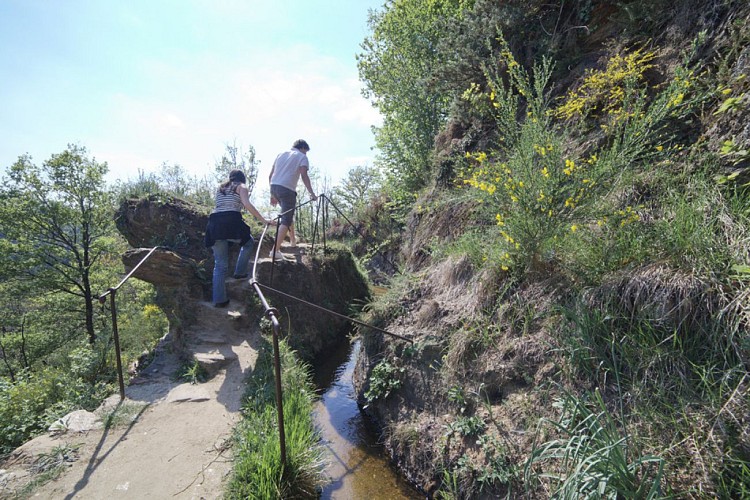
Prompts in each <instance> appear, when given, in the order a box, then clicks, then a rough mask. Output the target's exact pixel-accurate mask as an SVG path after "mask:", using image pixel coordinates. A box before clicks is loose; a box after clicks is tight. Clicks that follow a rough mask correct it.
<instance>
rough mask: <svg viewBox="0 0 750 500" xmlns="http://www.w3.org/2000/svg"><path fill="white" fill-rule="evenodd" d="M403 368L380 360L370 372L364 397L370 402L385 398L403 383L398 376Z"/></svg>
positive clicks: (402, 371)
mask: <svg viewBox="0 0 750 500" xmlns="http://www.w3.org/2000/svg"><path fill="white" fill-rule="evenodd" d="M404 371H405V369H404V368H403V367H398V366H396V365H394V364H393V363H391V362H390V361H388V360H386V359H384V360H382V361H380V363H378V364H377V365H375V368H373V369H372V373H371V374H370V385H369V387H368V389H367V390H366V391H365V399H366V400H367V401H369V402H370V403H372V402H373V401H375V400H376V399H386V398H387V397H388V396H389V395H390V394H391V392H393V391H396V390H398V389H400V388H401V385H402V384H403V382H402V380H401V379H400V378H399V377H400V375H401V374H402V373H404Z"/></svg>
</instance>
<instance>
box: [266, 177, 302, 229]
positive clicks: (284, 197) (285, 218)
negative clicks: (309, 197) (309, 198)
mask: <svg viewBox="0 0 750 500" xmlns="http://www.w3.org/2000/svg"><path fill="white" fill-rule="evenodd" d="M271 196H273V197H274V198H276V199H277V200H278V201H279V205H281V214H282V215H281V224H283V225H285V226H286V227H292V223H293V222H294V207H296V206H297V192H296V191H292V190H291V189H288V188H285V187H284V186H279V185H278V184H271Z"/></svg>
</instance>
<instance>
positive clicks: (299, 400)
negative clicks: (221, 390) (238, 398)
mask: <svg viewBox="0 0 750 500" xmlns="http://www.w3.org/2000/svg"><path fill="white" fill-rule="evenodd" d="M280 348H281V357H282V359H281V365H282V386H283V396H284V401H283V405H284V424H285V437H286V447H287V449H286V453H287V455H286V457H287V467H286V469H285V470H283V471H282V469H281V456H280V448H279V434H278V428H277V420H276V409H275V393H274V370H273V352H272V349H271V346H270V345H269V344H268V343H266V344H264V346H263V348H262V349H261V350H260V351H259V353H258V361H257V363H256V365H255V370H254V371H253V373H252V374H251V376H250V379H249V380H248V389H247V398H246V400H245V404H244V406H243V420H242V422H241V423H240V424H239V425H238V426H237V428H236V436H235V440H236V443H235V445H234V476H233V477H232V480H231V482H230V483H229V485H228V487H227V489H226V495H227V496H228V497H229V498H253V499H259V500H260V499H266V498H314V497H315V496H316V495H317V491H318V489H319V487H320V486H321V484H322V480H323V477H322V471H323V468H324V465H323V462H322V451H321V448H320V443H319V437H318V435H317V433H316V431H315V427H314V424H313V421H312V416H311V414H312V405H313V398H314V391H313V387H312V385H311V382H310V377H309V373H308V371H307V368H306V367H305V366H304V365H302V364H301V363H300V362H299V361H298V360H297V359H296V358H295V355H294V353H293V352H292V351H291V350H289V348H288V346H287V345H286V343H284V342H282V343H281V345H280Z"/></svg>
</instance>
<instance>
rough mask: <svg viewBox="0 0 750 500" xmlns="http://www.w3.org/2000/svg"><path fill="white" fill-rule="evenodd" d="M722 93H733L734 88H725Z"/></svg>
mask: <svg viewBox="0 0 750 500" xmlns="http://www.w3.org/2000/svg"><path fill="white" fill-rule="evenodd" d="M721 93H722V94H724V95H727V94H731V93H732V89H724V90H722V91H721Z"/></svg>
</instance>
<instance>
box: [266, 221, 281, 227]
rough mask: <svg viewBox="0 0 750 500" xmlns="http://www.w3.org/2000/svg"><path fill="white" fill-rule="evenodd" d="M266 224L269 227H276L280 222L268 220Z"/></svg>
mask: <svg viewBox="0 0 750 500" xmlns="http://www.w3.org/2000/svg"><path fill="white" fill-rule="evenodd" d="M266 224H268V225H269V226H275V225H277V224H278V222H276V220H275V219H266Z"/></svg>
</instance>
